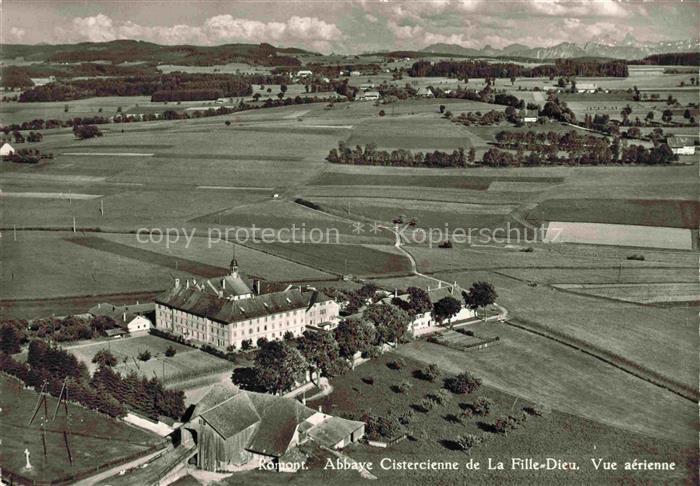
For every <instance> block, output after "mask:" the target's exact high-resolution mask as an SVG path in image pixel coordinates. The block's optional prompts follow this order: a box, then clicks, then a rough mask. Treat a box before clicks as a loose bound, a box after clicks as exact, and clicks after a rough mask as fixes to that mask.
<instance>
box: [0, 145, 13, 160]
mask: <svg viewBox="0 0 700 486" xmlns="http://www.w3.org/2000/svg"><path fill="white" fill-rule="evenodd" d="M14 153H15V149H14V147H12V145H10V144H9V143H4V144H2V147H0V157H6V156H8V155H12V154H14Z"/></svg>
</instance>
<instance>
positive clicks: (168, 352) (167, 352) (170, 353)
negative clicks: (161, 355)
mask: <svg viewBox="0 0 700 486" xmlns="http://www.w3.org/2000/svg"><path fill="white" fill-rule="evenodd" d="M176 353H177V350H176V349H175V348H174V347H173V346H172V345H170V346H168V349H166V350H165V355H166V356H167V357H168V358H172V357H173V356H175V354H176Z"/></svg>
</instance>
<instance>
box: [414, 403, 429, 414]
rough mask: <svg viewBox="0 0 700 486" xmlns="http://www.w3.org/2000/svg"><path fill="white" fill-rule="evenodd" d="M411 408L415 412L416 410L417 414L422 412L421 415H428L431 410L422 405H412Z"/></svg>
mask: <svg viewBox="0 0 700 486" xmlns="http://www.w3.org/2000/svg"><path fill="white" fill-rule="evenodd" d="M411 408H412V409H413V410H415V411H416V412H420V413H428V412H430V410H429V409H427V408H426V407H424V406H423V405H421V404H420V403H412V404H411Z"/></svg>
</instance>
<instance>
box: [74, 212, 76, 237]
mask: <svg viewBox="0 0 700 486" xmlns="http://www.w3.org/2000/svg"><path fill="white" fill-rule="evenodd" d="M75 232H76V231H75V216H73V233H75Z"/></svg>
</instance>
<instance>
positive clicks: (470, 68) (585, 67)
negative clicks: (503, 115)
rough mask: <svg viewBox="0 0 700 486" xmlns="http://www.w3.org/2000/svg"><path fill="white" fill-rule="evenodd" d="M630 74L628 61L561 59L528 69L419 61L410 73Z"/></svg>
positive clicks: (464, 75)
mask: <svg viewBox="0 0 700 486" xmlns="http://www.w3.org/2000/svg"><path fill="white" fill-rule="evenodd" d="M628 74H629V71H628V69H627V64H626V63H625V61H617V60H615V61H595V60H588V59H558V60H556V61H555V62H554V64H542V65H539V66H534V67H527V66H524V65H522V64H513V63H489V62H486V61H439V62H431V61H417V62H415V63H413V65H412V66H411V67H410V68H409V69H408V75H409V76H412V77H435V76H438V77H450V78H458V79H468V78H541V77H554V76H583V77H619V78H625V77H627V76H628Z"/></svg>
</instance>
